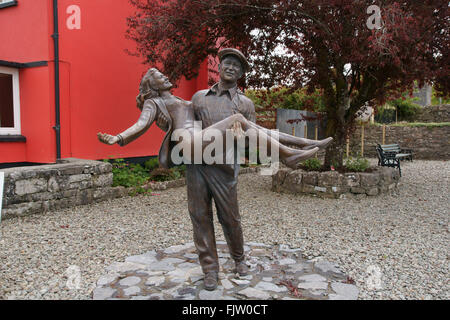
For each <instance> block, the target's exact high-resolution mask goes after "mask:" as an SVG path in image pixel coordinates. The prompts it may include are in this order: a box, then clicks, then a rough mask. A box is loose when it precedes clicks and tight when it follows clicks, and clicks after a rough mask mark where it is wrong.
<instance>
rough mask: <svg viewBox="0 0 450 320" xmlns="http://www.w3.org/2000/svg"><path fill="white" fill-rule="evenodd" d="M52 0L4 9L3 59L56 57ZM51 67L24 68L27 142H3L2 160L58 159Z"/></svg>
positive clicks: (0, 30) (0, 27) (0, 19)
mask: <svg viewBox="0 0 450 320" xmlns="http://www.w3.org/2000/svg"><path fill="white" fill-rule="evenodd" d="M49 4H50V0H21V1H19V4H18V6H13V7H7V8H3V9H0V44H1V45H0V60H5V61H11V62H22V63H27V62H33V61H49V60H51V59H52V58H51V57H52V55H51V54H50V52H51V50H52V47H51V45H52V41H51V38H50V34H51V32H50V30H51V29H50V27H51V25H52V24H51V23H52V17H51V6H50V5H49ZM51 72H52V71H51V70H50V68H49V67H38V68H30V69H20V70H19V79H20V84H19V86H20V113H21V129H22V132H21V133H22V135H23V136H25V137H26V138H27V142H0V163H9V162H43V163H50V162H54V161H55V146H54V145H55V142H54V141H55V134H54V132H53V129H52V126H53V125H54V120H53V118H54V117H53V118H52V115H53V114H54V104H53V99H52V96H51V92H50V90H51V85H50V81H51V78H50V77H51Z"/></svg>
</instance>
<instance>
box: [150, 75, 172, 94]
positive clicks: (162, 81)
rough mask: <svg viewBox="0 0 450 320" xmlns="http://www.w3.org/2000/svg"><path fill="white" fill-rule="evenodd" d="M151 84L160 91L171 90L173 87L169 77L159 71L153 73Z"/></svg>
mask: <svg viewBox="0 0 450 320" xmlns="http://www.w3.org/2000/svg"><path fill="white" fill-rule="evenodd" d="M150 84H151V86H152V88H153V89H155V90H158V91H162V90H169V89H171V88H172V87H173V85H172V83H171V82H170V81H169V79H168V78H167V77H166V76H165V75H163V74H162V73H161V72H159V71H157V72H155V73H154V74H153V76H152V77H151V79H150Z"/></svg>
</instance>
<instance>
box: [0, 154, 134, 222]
mask: <svg viewBox="0 0 450 320" xmlns="http://www.w3.org/2000/svg"><path fill="white" fill-rule="evenodd" d="M3 171H4V172H5V186H4V199H3V210H2V215H3V216H4V217H6V218H7V217H10V216H17V215H19V216H21V215H27V214H33V213H38V212H44V211H48V210H52V209H61V208H67V207H71V206H76V205H84V204H89V203H93V202H99V201H103V200H107V199H112V198H116V197H120V196H123V195H125V194H126V192H127V191H126V189H124V188H121V187H116V188H113V187H112V182H113V174H112V166H111V164H109V163H105V162H99V161H91V160H78V159H67V160H64V161H63V163H59V164H51V165H42V166H31V167H18V168H10V169H5V170H3Z"/></svg>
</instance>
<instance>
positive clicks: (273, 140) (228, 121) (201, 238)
mask: <svg viewBox="0 0 450 320" xmlns="http://www.w3.org/2000/svg"><path fill="white" fill-rule="evenodd" d="M219 60H220V64H219V75H220V81H219V83H217V84H215V85H214V86H212V87H211V88H210V89H206V90H201V91H199V92H197V93H196V94H195V95H194V96H193V97H192V101H185V100H183V99H180V98H178V97H176V96H173V95H172V94H171V92H170V90H171V88H172V83H171V82H170V81H169V79H168V78H167V77H166V76H165V75H163V74H162V73H161V72H159V71H158V70H157V69H154V68H151V69H149V70H148V72H147V73H146V75H145V76H144V77H143V79H142V81H141V85H140V89H139V91H140V93H139V95H138V97H137V105H138V108H139V109H140V110H141V111H142V112H141V115H140V117H139V120H138V121H137V122H136V123H135V124H134V125H133V126H132V127H130V128H129V129H127V130H125V131H124V132H122V133H120V134H118V135H116V136H112V135H109V134H105V133H99V134H98V138H99V140H100V141H101V142H103V143H106V144H110V145H112V144H115V143H118V144H119V145H121V146H125V145H127V144H128V143H130V142H132V141H134V140H135V139H137V138H138V137H140V136H141V135H142V134H143V133H145V132H146V130H147V129H148V128H149V127H150V126H151V124H152V123H153V122H154V121H156V122H157V124H158V126H159V127H160V128H161V129H163V130H164V131H166V135H165V137H164V140H163V143H162V145H161V148H160V152H159V163H160V166H161V167H165V168H169V167H171V166H173V165H174V161H173V160H174V159H173V157H172V150H173V149H174V147H175V146H177V147H178V149H180V150H184V152H182V153H183V155H182V156H183V157H184V162H185V163H186V168H187V171H186V184H187V194H188V209H189V214H190V217H191V221H192V224H193V230H194V243H195V246H196V248H197V252H198V255H199V261H200V264H201V266H202V270H203V272H204V273H205V278H204V287H205V289H207V290H214V289H216V288H217V285H218V274H219V262H218V260H219V259H218V256H217V249H216V241H215V234H214V224H213V210H212V200H213V199H214V203H215V206H216V209H217V215H218V219H219V222H220V224H221V225H222V228H223V231H224V235H225V238H226V241H227V244H228V248H229V251H230V255H231V257H232V258H233V259H234V261H235V264H236V272H237V273H239V274H240V275H246V274H247V273H248V267H247V265H246V263H245V255H244V240H243V233H242V227H241V217H240V214H239V208H238V200H237V180H238V173H239V167H240V165H239V161H238V159H237V157H238V152H236V147H235V146H234V145H232V146H231V147H230V146H228V145H225V146H224V147H223V150H222V151H223V155H224V157H225V154H227V153H228V151H230V150H227V149H229V148H234V151H235V152H234V153H233V155H234V156H232V157H231V158H229V157H226V159H225V158H224V160H226V161H224V162H220V163H219V162H217V163H212V164H211V163H210V162H208V163H209V164H207V163H205V161H200V162H197V161H194V160H195V159H194V156H195V152H196V150H197V151H198V150H200V151H201V152H202V155H203V151H205V149H206V148H208V147H210V145H211V143H213V141H211V140H209V139H203V137H205V136H209V137H211V136H215V137H217V135H218V134H219V135H221V138H222V141H226V140H227V139H226V135H227V134H230V133H231V135H232V136H233V137H234V139H236V140H237V139H240V138H242V137H247V139H250V138H256V141H257V148H262V147H266V148H267V149H268V150H274V148H276V150H277V151H278V154H279V157H280V159H281V161H282V162H283V163H285V164H286V165H287V166H289V167H291V168H295V167H296V165H297V164H298V162H299V161H302V160H305V159H307V158H310V157H312V156H314V155H315V154H316V153H317V151H318V150H319V149H321V148H324V147H325V146H327V145H328V144H329V143H330V142H331V140H332V138H327V139H324V140H320V141H318V140H309V139H304V138H299V137H295V136H291V135H288V134H284V133H277V134H276V135H274V134H272V132H271V130H268V129H266V128H263V127H261V126H259V125H257V124H256V123H255V122H256V115H255V107H254V104H253V102H252V101H251V100H250V99H248V98H247V97H246V96H245V95H244V94H243V93H242V92H241V91H240V90H239V89H238V87H237V81H238V80H239V79H240V78H241V77H242V76H243V75H244V74H245V72H247V71H248V70H249V64H248V62H247V60H246V58H245V56H244V55H243V54H242V53H241V52H240V51H239V50H237V49H231V48H228V49H223V50H221V51H220V52H219ZM200 122H201V125H199V123H200ZM177 131H178V132H179V131H182V133H183V134H182V136H183V139H182V141H181V142H180V141H179V139H176V138H175V139H174V137H175V133H176V132H177ZM196 142H197V143H200V145H199V146H195V143H196ZM287 145H293V146H298V147H300V148H303V149H294V148H290V147H288V146H287ZM188 151H189V152H188ZM215 151H216V152H218V151H219V150H215ZM265 151H266V152H267V150H265ZM268 153H270V151H269V152H268ZM230 160H231V161H230Z"/></svg>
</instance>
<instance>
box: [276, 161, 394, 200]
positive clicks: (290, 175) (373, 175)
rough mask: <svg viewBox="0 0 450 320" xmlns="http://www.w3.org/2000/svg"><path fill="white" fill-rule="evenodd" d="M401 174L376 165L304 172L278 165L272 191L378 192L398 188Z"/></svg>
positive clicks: (340, 194) (336, 194) (319, 193)
mask: <svg viewBox="0 0 450 320" xmlns="http://www.w3.org/2000/svg"><path fill="white" fill-rule="evenodd" d="M399 180H400V174H399V172H398V170H397V169H394V168H388V167H378V168H376V169H375V170H374V172H370V173H360V172H350V173H344V174H341V173H339V172H336V171H326V172H318V171H311V172H307V171H304V170H301V169H300V170H292V169H281V170H279V171H278V173H277V174H275V175H274V176H273V177H272V191H275V192H286V193H292V194H312V195H316V196H320V197H323V198H336V199H338V198H344V197H347V196H354V197H356V198H359V197H365V196H377V195H379V194H383V193H388V192H390V191H393V190H395V189H396V188H397V186H398V182H399Z"/></svg>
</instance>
